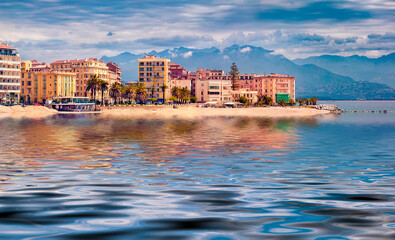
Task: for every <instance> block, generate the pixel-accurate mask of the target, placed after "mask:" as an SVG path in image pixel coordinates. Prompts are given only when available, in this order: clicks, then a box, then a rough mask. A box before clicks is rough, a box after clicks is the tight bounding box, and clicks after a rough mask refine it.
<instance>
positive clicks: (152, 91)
mask: <svg viewBox="0 0 395 240" xmlns="http://www.w3.org/2000/svg"><path fill="white" fill-rule="evenodd" d="M154 93H155V88H154V87H152V88H151V98H154Z"/></svg>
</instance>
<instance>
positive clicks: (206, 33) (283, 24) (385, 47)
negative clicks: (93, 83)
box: [0, 0, 395, 62]
mask: <svg viewBox="0 0 395 240" xmlns="http://www.w3.org/2000/svg"><path fill="white" fill-rule="evenodd" d="M273 2H274V3H273ZM0 39H1V40H2V41H3V42H6V43H8V44H9V45H11V46H13V47H16V48H17V49H18V51H19V53H20V54H21V58H22V59H37V60H39V61H48V62H50V61H54V60H61V59H73V58H85V57H97V58H100V57H101V56H103V55H106V56H115V55H117V54H119V53H122V52H126V51H127V52H131V53H143V52H149V51H151V50H156V51H161V50H164V49H168V48H175V47H181V46H183V47H189V48H210V47H213V46H214V47H217V48H220V49H221V48H225V47H228V46H231V45H233V44H239V45H245V44H249V45H254V46H258V47H263V48H265V49H268V50H274V52H275V53H278V54H283V55H284V56H286V57H288V58H290V59H294V58H304V57H308V56H316V55H322V54H336V55H343V56H349V55H355V54H357V55H364V56H368V57H379V56H381V55H384V54H388V53H391V52H394V51H395V1H394V0H363V1H360V0H346V1H314V0H276V1H273V0H213V1H207V0H194V1H186V0H167V1H164V0H144V1H141V0H123V1H122V0H111V1H105V0H101V1H93V0H0Z"/></svg>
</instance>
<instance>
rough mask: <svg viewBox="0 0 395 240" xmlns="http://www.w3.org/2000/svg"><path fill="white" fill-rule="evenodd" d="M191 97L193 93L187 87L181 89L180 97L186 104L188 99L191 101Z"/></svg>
mask: <svg viewBox="0 0 395 240" xmlns="http://www.w3.org/2000/svg"><path fill="white" fill-rule="evenodd" d="M190 95H191V91H190V90H189V89H188V88H186V87H183V88H181V90H180V96H179V97H180V98H181V99H182V100H183V102H184V103H186V102H187V101H186V100H185V99H186V98H188V101H189V96H190Z"/></svg>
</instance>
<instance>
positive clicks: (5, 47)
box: [0, 43, 15, 50]
mask: <svg viewBox="0 0 395 240" xmlns="http://www.w3.org/2000/svg"><path fill="white" fill-rule="evenodd" d="M0 48H3V49H12V50H14V49H15V48H13V47H10V46H8V45H5V44H1V43H0Z"/></svg>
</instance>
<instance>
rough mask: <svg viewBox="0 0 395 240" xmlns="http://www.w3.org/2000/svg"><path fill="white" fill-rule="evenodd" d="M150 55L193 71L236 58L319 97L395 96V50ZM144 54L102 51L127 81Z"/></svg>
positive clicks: (247, 49)
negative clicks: (374, 53)
mask: <svg viewBox="0 0 395 240" xmlns="http://www.w3.org/2000/svg"><path fill="white" fill-rule="evenodd" d="M147 54H149V55H152V54H155V55H156V56H157V57H162V58H168V59H170V60H171V62H175V63H178V64H180V65H182V66H183V67H185V68H186V69H187V70H188V71H196V69H197V68H207V69H217V70H224V71H225V72H228V71H229V70H230V66H231V64H232V62H235V63H236V64H237V66H238V69H239V71H240V72H241V73H257V74H267V73H279V74H287V75H292V76H295V78H296V95H297V97H313V96H315V97H318V98H319V99H339V100H340V99H341V100H355V99H377V100H381V99H395V90H394V89H393V88H391V87H390V86H392V87H395V79H394V76H390V75H391V74H390V73H391V71H392V73H393V72H394V70H393V69H395V53H393V54H390V55H387V56H383V57H381V58H378V59H370V58H366V57H359V58H357V57H358V56H352V57H339V56H321V57H322V58H321V57H310V58H306V59H296V60H294V61H292V60H289V59H287V58H286V57H284V56H283V55H280V54H275V53H274V52H273V51H271V50H266V49H264V48H262V47H255V46H251V45H243V46H239V45H233V46H230V47H227V48H224V49H221V50H220V49H218V48H215V47H212V48H206V49H192V48H184V47H180V48H174V49H167V50H164V51H161V52H156V51H152V52H149V53H147ZM144 55H145V54H132V53H129V52H124V53H121V54H119V55H117V56H113V57H107V56H103V57H102V58H101V60H102V61H104V62H110V61H112V62H115V63H117V64H118V65H119V66H120V67H121V69H122V79H123V81H124V82H127V81H136V80H137V75H138V69H137V68H138V67H137V63H138V59H139V58H142V57H144ZM328 59H329V60H328ZM336 59H341V61H340V60H338V63H336ZM355 59H359V60H355ZM358 61H359V62H358ZM346 62H347V64H345V63H346ZM366 62H370V63H369V64H370V65H369V66H372V67H371V68H370V67H369V69H367V68H365V69H364V71H365V73H366V74H363V73H359V71H358V70H357V69H363V68H364V66H366V64H367V63H366ZM353 64H355V68H353ZM391 66H392V67H391ZM374 69H380V70H377V71H375V70H374ZM367 73H369V74H370V75H368V74H367ZM369 76H374V77H369ZM388 76H390V78H389V77H388Z"/></svg>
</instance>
